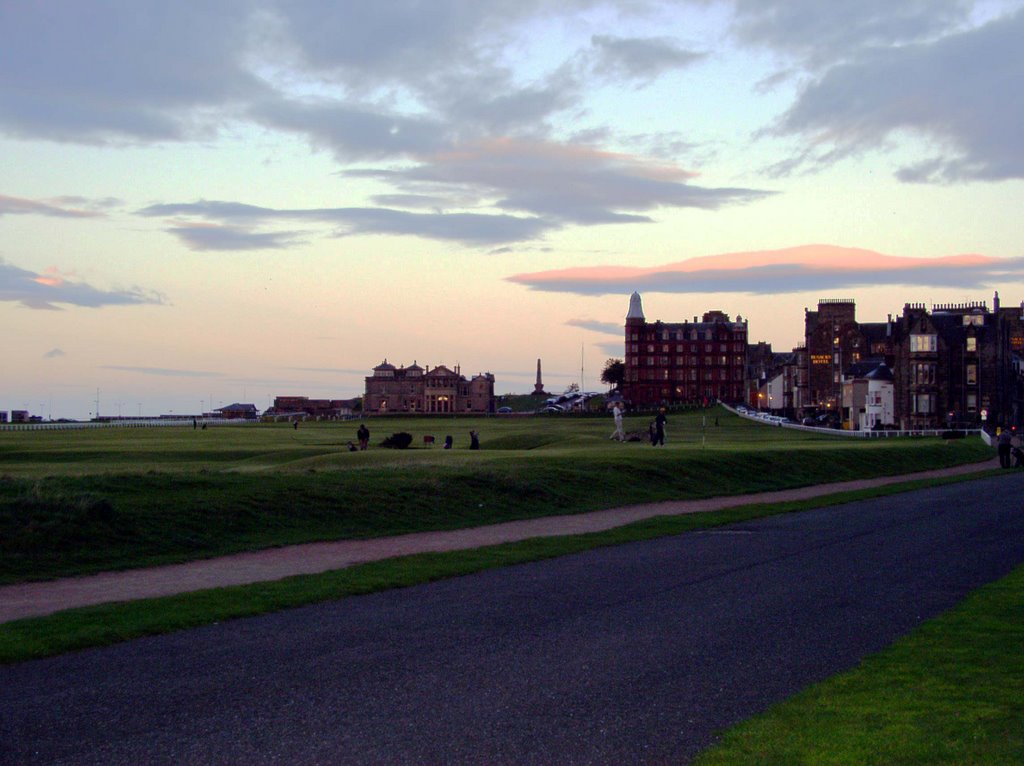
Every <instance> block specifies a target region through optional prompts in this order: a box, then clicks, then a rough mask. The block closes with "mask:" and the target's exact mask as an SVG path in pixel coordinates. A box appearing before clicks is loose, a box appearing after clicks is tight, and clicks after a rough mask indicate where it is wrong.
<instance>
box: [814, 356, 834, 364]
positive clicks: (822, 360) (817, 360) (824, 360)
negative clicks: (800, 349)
mask: <svg viewBox="0 0 1024 766" xmlns="http://www.w3.org/2000/svg"><path fill="white" fill-rule="evenodd" d="M811 364H832V355H831V354H811Z"/></svg>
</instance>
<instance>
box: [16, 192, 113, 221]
mask: <svg viewBox="0 0 1024 766" xmlns="http://www.w3.org/2000/svg"><path fill="white" fill-rule="evenodd" d="M68 204H71V205H74V204H78V205H84V204H89V202H88V200H85V199H84V198H82V197H72V198H68V197H64V198H59V199H57V200H46V201H44V200H32V199H23V198H21V197H8V196H6V195H3V194H0V216H4V215H45V216H51V217H54V218H96V217H98V216H101V215H103V214H102V213H100V212H97V211H95V210H85V209H82V208H72V207H66V206H65V205H68Z"/></svg>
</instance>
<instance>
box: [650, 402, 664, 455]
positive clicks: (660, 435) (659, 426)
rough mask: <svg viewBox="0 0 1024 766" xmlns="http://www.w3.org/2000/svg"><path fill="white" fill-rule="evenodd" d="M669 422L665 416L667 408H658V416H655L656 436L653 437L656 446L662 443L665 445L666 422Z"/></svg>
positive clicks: (652, 441) (653, 443)
mask: <svg viewBox="0 0 1024 766" xmlns="http://www.w3.org/2000/svg"><path fill="white" fill-rule="evenodd" d="M666 423H668V418H666V417H665V408H664V407H662V408H661V409H660V410H658V415H657V417H655V418H654V438H653V439H651V444H652V445H653V446H655V447H657V446H658V445H661V446H662V447H664V446H665V424H666Z"/></svg>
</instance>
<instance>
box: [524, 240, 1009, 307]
mask: <svg viewBox="0 0 1024 766" xmlns="http://www.w3.org/2000/svg"><path fill="white" fill-rule="evenodd" d="M506 279H507V281H509V282H513V283H515V284H520V285H524V286H526V287H528V288H530V289H531V290H542V291H547V292H564V293H576V294H578V295H614V294H624V293H629V292H632V291H633V290H638V291H641V292H656V293H680V294H685V293H691V294H699V293H749V294H759V295H773V294H781V293H797V292H806V291H822V290H834V289H839V288H851V287H878V286H885V285H891V286H896V285H899V286H927V287H957V288H964V289H976V288H981V287H985V286H991V285H992V284H995V283H998V282H999V281H1001V280H1006V279H1013V280H1024V258H993V257H990V256H984V255H955V256H941V257H933V258H908V257H899V256H892V255H883V254H881V253H876V252H873V251H870V250H862V249H857V248H844V247H836V246H832V245H806V246H801V247H793V248H787V249H783V250H765V251H757V252H748V253H729V254H724V255H709V256H704V257H701V258H691V259H689V260H686V261H680V262H678V263H669V264H664V265H661V266H653V267H649V268H635V267H626V266H595V267H582V268H572V269H561V270H553V271H541V272H534V273H529V274H515V275H513V276H510V277H507V278H506Z"/></svg>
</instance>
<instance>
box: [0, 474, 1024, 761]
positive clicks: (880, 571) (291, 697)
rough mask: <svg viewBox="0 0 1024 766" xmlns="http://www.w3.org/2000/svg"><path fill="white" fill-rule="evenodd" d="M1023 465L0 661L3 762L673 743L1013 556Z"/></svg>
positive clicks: (957, 592) (662, 746)
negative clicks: (115, 642) (43, 656)
mask: <svg viewBox="0 0 1024 766" xmlns="http://www.w3.org/2000/svg"><path fill="white" fill-rule="evenodd" d="M1022 490H1024V474H1014V475H1012V476H1000V477H997V478H993V479H987V480H982V481H974V482H966V483H962V484H958V485H952V486H949V487H944V488H936V489H931V490H925V491H920V492H915V493H911V494H903V495H897V496H893V497H890V498H885V499H882V500H877V501H869V502H862V503H856V504H850V505H845V506H839V507H836V508H827V509H823V510H820V511H811V512H806V513H800V514H790V515H787V516H781V517H776V518H771V519H765V520H763V521H759V522H754V523H747V524H742V525H739V526H735V527H730V528H725V529H721V530H718V531H711V532H705V533H692V534H688V535H683V536H679V537H674V538H667V539H662V540H655V541H651V542H645V543H638V544H632V545H625V546H620V547H617V548H611V549H605V550H598V551H591V552H589V553H585V554H581V555H575V556H568V557H564V558H561V559H557V560H553V561H547V562H540V563H537V564H529V565H522V566H515V567H510V568H507V569H503V570H498V571H493V572H486V573H481V574H479V575H473V576H470V577H463V578H458V579H455V580H449V581H445V582H440V583H435V584H432V585H427V586H422V587H416V588H409V589H405V590H401V591H392V592H388V593H381V594H376V595H372V596H366V597H359V598H353V599H348V600H345V601H342V602H338V603H334V604H328V605H323V606H316V607H308V608H303V609H296V610H292V611H289V612H284V613H280V614H275V615H269V616H267V617H261V618H255V619H247V620H239V621H234V622H229V623H225V624H222V625H214V626H209V627H207V628H202V629H198V630H192V631H187V632H182V633H178V634H175V635H171V636H162V637H157V638H152V639H144V640H139V641H133V642H130V643H127V644H123V645H120V646H115V647H110V648H107V649H101V650H93V651H86V652H80V653H76V654H72V655H66V656H63V657H57V658H52V659H48V660H42V661H37V662H29V663H23V664H20V665H15V666H11V667H7V668H0V763H2V764H19V766H23V765H25V764H76V766H84V765H86V764H103V766H113V765H114V764H132V765H133V766H134V765H136V764H176V765H179V764H289V765H294V764H349V763H351V764H377V763H380V764H391V763H396V764H462V763H465V764H588V763H605V764H608V763H615V764H630V763H673V764H678V763H685V762H686V761H687V759H689V758H690V757H692V756H693V755H694V754H695V753H696V752H698V751H699V750H700V749H702V748H704V747H706V746H707V745H709V744H710V743H712V742H713V740H714V736H715V732H716V731H718V730H720V729H722V728H724V727H726V726H728V725H730V724H732V723H734V722H736V721H739V720H742V719H744V718H746V717H749V716H750V715H751V714H753V713H755V712H757V711H760V710H763V709H764V708H766V707H767V706H769V705H771V704H772V703H774V702H776V701H779V700H782V699H784V698H786V697H788V696H790V695H792V694H793V693H794V692H796V691H798V690H799V689H801V688H803V687H805V686H806V685H808V684H810V683H812V682H814V681H817V680H820V679H822V678H825V677H827V676H829V675H831V674H833V673H835V672H837V671H840V670H843V669H846V668H849V667H851V666H853V665H855V664H856V663H857V661H858V660H859V659H860V658H861V657H863V656H864V655H866V654H868V653H871V652H874V651H877V650H879V649H881V648H883V647H885V646H886V645H888V644H889V643H891V642H892V641H893V639H895V638H896V637H898V636H900V635H902V634H905V633H906V632H908V631H909V630H910V629H912V628H913V627H914V626H916V625H918V624H919V623H920V622H921V621H923V620H925V619H927V618H929V617H931V616H933V615H935V614H937V613H939V612H941V611H943V610H944V609H946V608H948V607H950V606H952V605H954V604H955V603H957V602H958V601H959V600H961V599H962V598H963V597H964V596H965V595H966V594H967V593H968V592H969V591H971V590H972V589H974V588H975V587H977V586H979V585H981V584H983V583H985V582H989V581H991V580H994V579H997V578H999V577H1001V576H1002V575H1004V574H1006V573H1008V572H1009V571H1010V570H1011V569H1012V568H1013V567H1014V566H1016V565H1017V564H1019V563H1021V562H1022V561H1024V509H1022V501H1021V500H1020V498H1021V493H1022Z"/></svg>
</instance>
